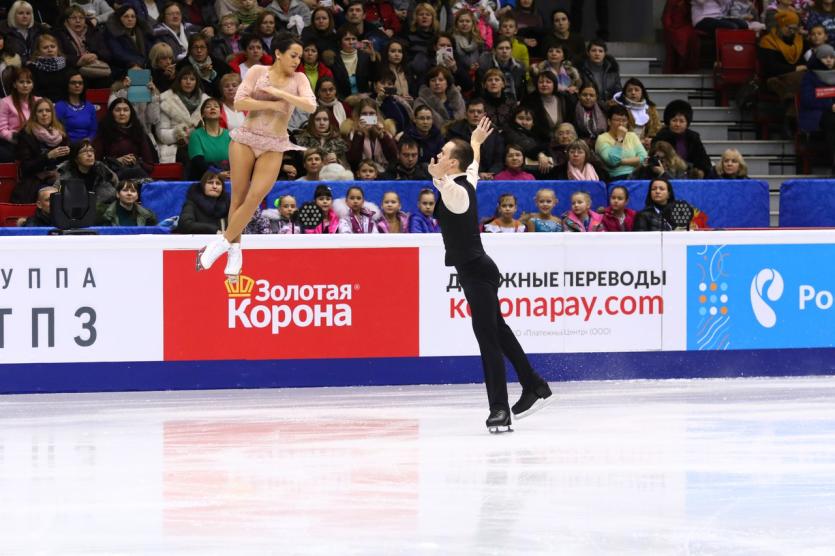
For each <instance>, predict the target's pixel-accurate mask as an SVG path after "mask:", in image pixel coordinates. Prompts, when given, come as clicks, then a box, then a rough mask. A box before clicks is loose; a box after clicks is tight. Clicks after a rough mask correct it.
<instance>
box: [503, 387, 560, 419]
mask: <svg viewBox="0 0 835 556" xmlns="http://www.w3.org/2000/svg"><path fill="white" fill-rule="evenodd" d="M554 399H555V398H554V396H552V395H551V388H549V387H548V384H547V383H545V382H543V383H542V384H541V385H539V386H537V387H536V388H534V389H533V390H524V389H523V390H522V396H521V397H520V398H519V401H518V402H516V403H515V404H513V416H514V417H516V418H517V419H524V418H525V417H527V416H528V415H532V414H534V413H536V412H537V411H539V410H540V409H542V408H543V407H545V406H547V405H548V404H550V403H551V402H553V401H554Z"/></svg>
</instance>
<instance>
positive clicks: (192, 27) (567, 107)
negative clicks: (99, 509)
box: [0, 0, 835, 232]
mask: <svg viewBox="0 0 835 556" xmlns="http://www.w3.org/2000/svg"><path fill="white" fill-rule="evenodd" d="M671 3H674V2H672V1H671ZM581 4H582V2H572V9H571V10H563V9H557V10H555V11H552V12H551V13H549V14H543V13H542V11H541V9H540V8H539V7H538V6H537V1H536V0H517V1H516V2H513V3H508V4H505V3H498V2H496V1H495V0H447V1H442V2H416V1H415V0H365V1H363V0H215V1H212V0H183V1H182V2H181V3H176V2H170V1H166V2H157V1H155V0H150V1H149V0H113V2H112V3H109V2H108V1H106V0H87V1H86V2H82V1H81V0H70V3H69V5H67V2H66V0H58V1H55V0H52V1H49V0H40V1H36V2H32V3H29V2H26V1H23V0H18V1H16V2H14V3H12V4H11V5H10V6H9V7H8V9H7V11H6V16H5V21H3V22H1V23H0V83H1V84H2V86H1V87H0V95H2V97H3V98H2V99H0V162H10V161H15V160H20V161H21V165H20V179H19V182H18V185H17V187H16V188H15V190H14V192H13V197H12V200H13V201H14V202H18V203H33V202H36V203H38V205H39V209H38V210H39V213H38V214H36V217H37V216H39V215H40V216H41V217H42V216H43V215H42V214H40V213H41V212H42V211H43V208H42V207H41V205H42V204H43V200H42V198H43V196H44V195H43V194H42V192H43V191H44V190H46V191H53V190H52V189H46V188H53V187H54V188H58V189H60V188H61V186H62V181H66V180H68V179H74V180H82V181H84V182H85V184H86V186H87V188H88V190H89V191H94V192H95V194H96V199H97V203H98V204H99V212H100V218H101V221H102V222H107V223H133V222H137V223H138V222H143V223H148V222H153V221H154V220H153V218H151V217H150V216H152V215H150V216H149V215H146V214H141V210H140V208H141V204H139V202H138V200H135V199H134V200H133V201H131V200H130V199H129V198H128V197H130V195H131V194H136V195H138V194H139V192H140V191H141V183H142V182H143V181H144V180H147V179H148V178H149V177H150V174H151V171H152V169H153V167H154V165H155V164H158V163H167V162H180V163H182V164H183V167H184V168H185V175H184V178H186V179H188V180H192V181H195V182H196V183H195V185H194V187H193V188H192V190H190V191H189V195H188V198H187V200H186V204H185V206H184V207H183V213H182V214H181V216H180V221H179V223H178V229H180V230H181V231H188V230H190V231H191V232H197V231H209V230H208V228H203V227H202V226H201V225H202V224H205V223H207V222H210V221H211V222H215V223H216V224H217V226H215V227H214V228H213V229H215V230H216V229H219V227H221V226H222V219H223V217H224V207H227V206H228V199H227V198H226V193H225V192H224V191H223V187H220V188H219V189H218V188H217V186H216V184H217V183H221V184H222V182H223V181H224V180H227V179H228V177H229V162H228V146H229V141H230V139H229V132H230V131H231V130H233V129H235V128H236V127H238V126H240V125H241V124H242V123H243V120H244V118H245V114H244V113H241V112H239V111H237V110H235V106H234V97H235V92H236V90H237V87H238V86H239V85H240V83H241V79H242V78H243V77H244V76H245V75H246V73H247V71H248V70H249V69H250V68H251V67H252V66H253V65H254V64H271V63H272V61H273V54H274V52H273V49H272V47H271V46H272V45H273V43H274V42H276V40H277V39H278V37H279V36H280V35H283V34H287V33H289V34H292V35H294V36H296V37H297V38H298V39H299V41H300V42H301V44H302V46H303V61H302V63H301V64H300V65H299V67H298V71H299V72H302V73H303V74H304V75H305V76H306V77H307V78H308V80H309V81H310V84H311V86H312V88H313V89H314V91H315V94H316V97H317V101H318V107H317V109H316V110H315V111H314V112H313V113H311V114H305V113H302V112H300V111H296V112H295V113H294V115H293V117H292V119H291V121H290V132H291V137H292V140H293V141H294V142H296V143H297V144H299V145H301V146H304V147H306V148H307V150H306V151H304V152H299V153H290V152H288V153H286V154H285V160H284V163H283V166H282V168H281V170H280V173H279V174H278V175H277V176H276V179H277V180H299V181H310V182H328V181H333V180H356V181H364V180H428V179H429V174H428V172H427V163H428V162H429V161H430V159H431V157H432V156H434V155H435V154H437V153H438V152H439V151H440V149H441V147H442V145H443V144H444V143H445V142H446V141H447V140H449V139H453V138H460V139H464V140H469V137H470V134H471V133H472V130H473V129H474V128H475V125H476V124H477V122H478V121H479V120H480V119H481V118H482V117H483V116H485V115H486V116H488V117H489V118H490V119H491V120H492V121H493V124H494V126H495V127H496V133H494V134H493V135H491V136H490V138H489V140H488V141H487V143H486V144H485V145H484V146H483V147H482V157H481V163H480V167H479V175H480V178H481V179H482V180H491V179H496V180H528V181H530V180H578V181H588V180H593V181H597V180H600V181H606V182H609V181H614V180H619V179H624V178H630V177H632V178H637V179H659V180H661V181H663V182H665V183H667V184H669V180H670V179H679V178H691V179H699V178H722V179H737V178H746V177H747V171H746V166H745V162H744V160H743V159H742V156H741V155H740V153H739V152H738V151H735V150H729V151H727V152H725V153H724V155H723V156H722V158H721V160H720V161H718V162H717V163H716V164H713V163H712V162H711V160H710V158H709V157H708V155H707V154H706V150H705V147H704V145H703V144H702V141H701V139H700V137H699V134H698V133H696V132H695V131H693V130H692V129H691V125H692V123H693V110H692V108H691V106H690V105H689V104H688V103H687V102H686V101H684V100H678V101H675V102H672V103H669V104H668V105H667V106H666V107H665V108H664V109H663V111H662V110H659V109H657V108H656V105H655V104H654V103H653V102H652V100H651V98H650V95H649V94H648V92H647V89H646V87H645V86H644V84H643V83H641V81H640V80H639V79H635V78H631V79H627V80H626V81H623V80H622V76H621V74H620V70H619V65H618V62H617V60H616V59H615V58H614V57H613V56H612V55H610V53H609V52H608V49H607V44H606V42H605V41H604V40H602V38H603V37H605V36H606V35H607V33H608V13H607V8H606V4H607V3H606V2H605V1H598V2H597V13H598V18H599V19H600V21H599V31H598V35H599V36H598V37H595V38H591V39H590V40H586V38H585V37H583V36H582V35H581V34H580V33H579V32H578V30H577V29H576V28H575V25H573V24H572V16H573V17H574V18H576V17H578V15H579V14H582V6H581ZM685 4H686V5H689V9H691V10H692V14H691V17H692V22H693V25H694V26H695V27H696V28H697V29H700V30H702V31H712V30H713V29H716V28H720V27H734V28H749V27H750V28H752V29H757V30H758V31H761V32H762V33H763V38H762V42H761V43H760V46H761V49H763V50H769V52H768V53H764V54H763V56H764V63H767V69H766V70H765V71H770V72H772V73H775V77H778V78H779V77H781V76H783V75H785V74H782V73H779V72H781V71H783V70H787V69H788V65H786V64H789V65H791V66H792V67H791V70H792V73H797V72H798V70H800V69H803V70H805V69H806V67H805V66H806V65H808V67H809V68H810V70H811V69H812V68H817V69H814V70H811V71H809V72H805V73H804V75H803V76H801V77H797V76H795V75H791V76H789V77H786V78H785V80H784V81H785V83H783V86H784V87H787V88H788V89H786V90H791V88H792V87H795V88H796V89H797V90H798V91H799V90H800V89H801V88H802V89H803V90H804V91H807V90H811V91H812V93H810V94H812V95H813V94H814V88H815V87H816V86H820V84H821V83H822V84H823V85H829V84H831V83H835V78H833V77H832V76H830V75H829V74H830V73H832V72H833V71H835V70H833V64H835V55H831V54H832V52H831V50H832V49H831V48H829V50H826V48H828V47H827V43H828V41H829V40H831V37H833V36H835V9H833V1H832V0H818V1H816V2H814V4H813V5H812V4H811V3H810V2H806V1H799V0H795V1H778V2H776V3H773V4H774V5H773V6H769V9H768V10H766V11H765V18H764V19H761V18H760V14H759V13H758V12H757V10H756V9H753V6H751V8H752V9H750V10H749V9H747V8H746V5H747V4H750V2H745V1H741V0H736V1H730V0H691V1H690V2H685ZM578 5H580V9H577V8H578ZM801 21H802V22H803V25H806V26H808V30H809V32H806V28H803V27H802V26H801V24H800V22H801ZM820 29H822V31H821V30H820ZM812 31H814V34H813V33H812ZM813 36H815V37H817V38H815V39H813V38H812V37H813ZM815 44H817V48H818V49H817V50H814V51H811V53H810V51H809V48H808V47H809V46H810V45H811V46H814V45H815ZM765 58H767V59H765ZM784 62H785V63H784ZM624 77H628V76H624ZM813 78H814V80H815V81H814V83H809V81H811V80H812V79H813ZM622 83H623V84H622ZM775 83H776V82H775ZM775 86H776V87H778V85H775ZM91 88H95V89H102V88H107V89H109V91H110V99H109V102H108V105H107V108H106V113H105V114H104V115H103V117H100V115H97V114H96V107H95V106H93V104H92V103H91V102H90V101H88V100H87V99H86V94H85V93H86V92H87V91H88V90H89V89H91ZM806 96H809V95H805V96H804V98H805V97H806ZM814 100H815V102H814V107H812V109H813V110H814V111H815V114H820V116H818V117H819V119H820V121H821V122H822V123H823V125H822V129H825V130H827V137H828V138H829V139H830V141H831V142H832V144H833V145H835V112H834V110H835V108H833V106H835V105H833V103H832V99H831V98H830V99H826V100H825V101H821V100H820V99H818V98H815V99H814ZM807 104H812V103H811V102H810V103H804V104H802V105H801V110H805V109H806V108H807V106H806V105H807ZM808 117H809V118H813V117H815V116H813V115H808ZM126 182H130V183H131V184H133V185H132V186H131V187H126V186H125V183H126ZM313 188H314V186H313V185H312V186H311V189H312V190H313ZM668 189H669V188H668ZM131 192H133V193H131ZM540 193H542V195H544V197H543V198H546V197H548V195H547V192H546V193H543V192H542V191H541V192H540ZM540 193H538V194H537V203H538V206H539V202H540V197H542V195H540ZM669 193H670V197H672V191H671V189H670V192H669ZM357 194H359V195H360V196H361V190H360V191H358V192H355V193H354V196H355V197H356V195H357ZM580 197H582V196H580ZM294 201H295V200H294ZM303 201H306V200H303ZM379 201H380V203H381V206H380V208H379V209H376V208H375V209H373V210H372V209H371V208H365V205H364V204H363V203H359V204H357V203H358V201H356V199H354V201H353V202H351V201H350V200H349V199H348V198H346V199H345V200H344V202H345V203H346V205H347V206H348V209H349V210H348V211H347V213H346V214H344V215H342V216H340V217H339V218H347V219H348V220H349V221H350V224H351V225H350V226H349V225H345V224H344V223H343V222H341V221H340V222H338V223H336V225H335V228H336V229H337V230H339V231H341V232H346V231H349V230H350V231H356V230H366V229H369V230H370V229H374V230H380V229H381V228H386V231H406V230H408V229H409V228H410V222H409V221H406V220H404V219H403V218H401V217H399V216H398V217H397V218H395V216H396V215H398V214H400V211H402V208H401V207H399V201H397V202H395V200H393V199H388V200H387V199H385V198H384V199H380V200H379ZM47 202H48V201H47ZM363 202H364V201H363ZM543 202H544V201H543ZM571 203H572V210H571V211H569V212H567V213H566V214H565V215H563V218H560V224H559V226H557V225H556V223H555V222H554V220H552V219H551V218H548V217H546V213H545V212H542V213H541V214H539V215H538V216H535V215H534V216H530V215H527V216H529V218H528V219H526V220H525V221H524V222H521V223H520V224H519V225H518V226H517V225H516V224H512V222H511V220H513V219H512V218H511V219H510V220H508V219H507V215H508V214H509V213H508V212H507V211H509V210H510V208H509V205H508V207H506V208H505V209H502V206H501V204H500V206H499V207H498V208H497V215H496V216H497V219H498V220H500V224H497V225H496V226H497V229H500V230H501V231H505V229H506V228H508V227H510V226H513V227H514V228H518V229H520V230H521V229H526V230H531V231H534V230H536V231H541V230H540V229H544V228H559V229H563V228H564V229H571V228H572V225H575V224H576V222H574V220H575V219H573V218H569V217H570V216H571V214H575V213H574V211H573V204H574V198H573V197H572V200H571ZM579 204H582V203H579ZM649 204H651V203H650V199H649V197H648V205H649ZM357 207H359V208H357ZM395 207H396V208H395ZM610 208H611V207H610ZM355 209H356V210H355ZM329 210H330V209H329ZM357 210H358V211H359V212H357ZM288 211H290V208H289V207H285V208H281V207H277V208H276V214H273V215H271V216H273V217H274V219H273V220H272V221H270V222H269V223H268V222H266V221H260V222H256V221H255V220H254V221H253V225H252V226H251V227H250V228H251V231H254V230H267V229H285V230H286V229H290V230H292V229H293V227H292V226H289V227H288V225H286V224H280V222H281V218H286V217H287V214H288ZM363 211H366V212H370V213H373V214H376V215H377V216H375V217H374V221H375V222H376V224H375V226H367V225H366V224H364V223H362V222H361V220H362V218H361V216H362V215H363V214H364V213H363ZM264 212H267V216H264V215H263V214H262V215H256V220H257V218H259V217H260V218H265V219H266V218H268V217H269V216H270V212H269V211H264ZM615 212H616V214H617V217H618V218H620V217H621V216H622V214H621V213H620V212H618V210H617V209H615ZM282 214H283V215H282ZM415 214H424V216H427V217H429V215H428V214H425V213H424V211H423V210H422V209H421V210H417V211H416V213H415ZM580 214H581V215H582V214H584V213H582V211H581V212H580ZM591 214H593V215H596V214H597V211H595V210H591ZM36 217H33V219H30V220H32V221H33V222H34V221H36V220H37V218H36ZM398 218H399V222H400V224H398ZM566 219H568V220H570V222H571V223H572V224H569V223H568V222H566ZM579 220H580V223H581V224H582V223H583V222H584V221H586V220H588V219H587V218H585V217H583V216H581V217H579ZM592 220H595V219H594V218H592ZM639 220H640V219H639ZM217 221H221V222H217ZM383 221H387V222H388V223H387V224H386V225H381V223H382V222H383ZM605 221H606V220H605V219H604V220H603V221H602V222H603V223H596V221H595V222H591V223H589V224H588V226H589V227H590V229H591V228H595V229H596V228H600V229H604V228H605V226H604V224H605ZM532 222H533V224H532ZM537 222H539V223H537ZM548 222H551V223H552V224H547V223H548ZM326 224H327V219H326ZM354 224H356V225H354ZM424 224H425V223H424ZM584 225H585V224H584ZM575 227H576V226H575ZM485 228H486V229H488V230H489V229H491V227H490V226H486V227H485ZM552 231H553V230H552Z"/></svg>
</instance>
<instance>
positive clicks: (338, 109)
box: [317, 99, 348, 125]
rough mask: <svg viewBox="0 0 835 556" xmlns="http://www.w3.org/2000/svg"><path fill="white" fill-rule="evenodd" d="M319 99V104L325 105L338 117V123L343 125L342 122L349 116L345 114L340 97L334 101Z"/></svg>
mask: <svg viewBox="0 0 835 556" xmlns="http://www.w3.org/2000/svg"><path fill="white" fill-rule="evenodd" d="M317 100H318V101H319V106H324V107H325V108H327V109H328V110H330V112H331V114H333V117H334V118H335V119H336V123H337V125H342V122H344V121H345V119H346V118H347V117H348V115H347V114H345V107H344V106H342V102H340V100H339V99H334V100H333V102H325V101H323V100H320V99H317Z"/></svg>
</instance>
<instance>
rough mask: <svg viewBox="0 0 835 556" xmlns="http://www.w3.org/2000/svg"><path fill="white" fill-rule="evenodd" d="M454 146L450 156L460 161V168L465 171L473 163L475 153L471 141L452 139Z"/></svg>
mask: <svg viewBox="0 0 835 556" xmlns="http://www.w3.org/2000/svg"><path fill="white" fill-rule="evenodd" d="M451 142H452V144H453V145H455V146H454V148H453V149H452V151H450V153H449V158H450V159H452V160H457V161H458V168H459V169H460V170H461V171H462V172H463V171H464V170H466V169H467V167H468V166H469V165H470V164H472V163H473V160H474V159H475V153H473V148H472V147H471V146H470V144H469V143H467V142H466V141H464V140H463V139H451Z"/></svg>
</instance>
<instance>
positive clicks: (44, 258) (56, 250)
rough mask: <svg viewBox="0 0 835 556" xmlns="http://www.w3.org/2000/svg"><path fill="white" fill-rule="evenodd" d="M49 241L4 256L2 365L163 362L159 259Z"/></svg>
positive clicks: (151, 253)
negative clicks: (49, 245)
mask: <svg viewBox="0 0 835 556" xmlns="http://www.w3.org/2000/svg"><path fill="white" fill-rule="evenodd" d="M43 239H46V240H47V241H52V242H55V243H53V245H54V247H53V248H51V249H43V248H40V249H38V248H34V249H33V248H31V242H32V240H27V239H24V238H14V239H12V240H11V241H14V242H17V244H18V246H19V248H18V249H15V250H4V251H2V252H0V255H2V258H0V361H2V363H59V362H60V363H64V362H92V361H160V360H161V359H162V330H161V328H160V322H161V319H162V305H161V304H160V299H161V298H162V274H161V273H160V272H159V266H160V263H159V261H160V252H159V251H158V250H155V249H147V250H142V249H140V250H134V249H131V250H126V249H119V248H118V246H117V243H116V242H111V243H109V244H108V245H109V247H102V246H100V247H99V248H84V247H77V248H63V249H62V248H61V247H62V246H66V244H60V245H59V243H58V242H60V241H61V239H55V238H43ZM39 245H41V247H42V246H43V244H39Z"/></svg>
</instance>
